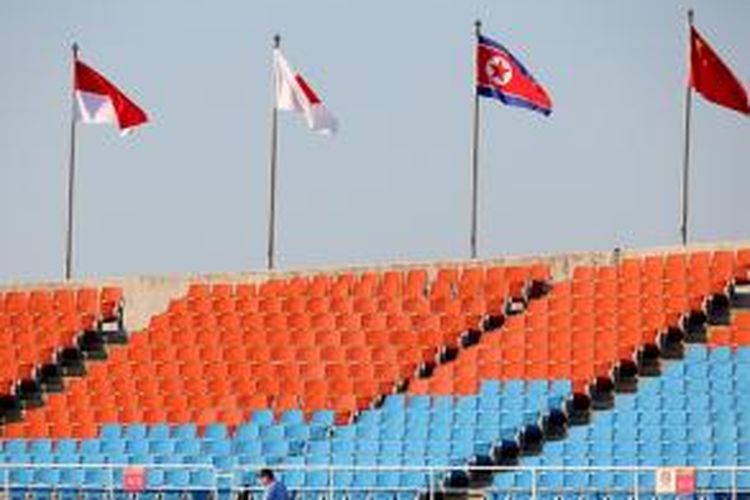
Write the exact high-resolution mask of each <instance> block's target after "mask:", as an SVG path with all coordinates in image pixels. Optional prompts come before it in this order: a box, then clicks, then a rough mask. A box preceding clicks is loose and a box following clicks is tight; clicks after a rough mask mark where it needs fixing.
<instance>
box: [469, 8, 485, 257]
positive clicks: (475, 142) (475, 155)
mask: <svg viewBox="0 0 750 500" xmlns="http://www.w3.org/2000/svg"><path fill="white" fill-rule="evenodd" d="M481 30H482V21H480V20H479V19H477V20H476V21H475V22H474V32H475V34H476V37H477V39H479V35H480V34H481ZM474 50H475V51H476V46H475V48H474ZM475 57H476V54H475ZM474 78H476V75H475V76H474ZM478 185H479V92H478V91H477V85H476V82H474V121H473V132H472V147H471V236H470V240H469V247H470V251H471V258H472V259H476V258H477V191H478Z"/></svg>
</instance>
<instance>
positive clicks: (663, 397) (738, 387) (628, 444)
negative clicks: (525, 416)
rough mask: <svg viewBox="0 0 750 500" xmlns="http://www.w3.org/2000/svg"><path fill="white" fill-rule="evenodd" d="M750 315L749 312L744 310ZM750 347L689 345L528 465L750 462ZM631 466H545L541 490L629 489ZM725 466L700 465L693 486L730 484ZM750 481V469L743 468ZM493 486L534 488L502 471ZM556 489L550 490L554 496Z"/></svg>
mask: <svg viewBox="0 0 750 500" xmlns="http://www.w3.org/2000/svg"><path fill="white" fill-rule="evenodd" d="M746 317H747V315H746ZM748 383H750V347H740V348H738V349H736V350H731V349H730V348H729V347H716V348H710V347H708V348H707V347H705V346H699V345H696V346H691V347H689V349H688V351H687V356H686V358H685V360H684V361H680V362H675V363H674V364H672V365H670V366H669V367H668V368H667V369H666V371H665V372H664V374H663V375H662V376H661V377H659V378H658V379H654V380H647V381H645V382H644V383H643V384H642V387H641V388H640V390H639V391H638V393H637V394H628V395H620V396H618V398H617V407H616V409H615V410H614V411H612V412H605V413H597V414H596V415H595V416H594V419H593V423H592V425H591V426H581V427H572V428H571V429H570V434H569V437H568V439H567V440H565V441H561V442H553V443H547V444H546V445H545V447H544V453H542V454H541V455H539V456H537V457H530V458H524V459H522V460H521V463H522V465H529V466H534V465H538V466H557V467H560V466H570V467H590V466H598V467H606V466H646V467H658V466H704V467H705V466H708V467H722V466H738V465H739V466H750V398H748V397H747V396H746V395H743V392H744V393H746V392H747V391H746V389H743V388H744V387H746V386H747V384H748ZM633 476H634V474H633V473H629V472H626V471H622V472H611V471H595V470H590V471H580V472H568V473H566V474H562V473H560V472H554V473H540V475H539V476H538V478H537V479H538V482H539V486H538V487H539V491H542V492H544V491H548V492H549V493H552V492H557V493H559V492H561V491H564V490H568V491H569V492H570V493H573V492H576V491H577V492H585V491H588V490H592V489H593V490H596V491H603V490H607V491H610V492H613V493H616V492H618V491H620V492H622V493H625V492H628V491H632V488H633V484H634V477H633ZM731 476H732V474H731V473H730V471H728V470H719V469H717V470H713V471H711V470H708V471H706V470H699V471H698V473H697V476H696V487H697V488H699V489H700V490H704V491H714V492H720V491H729V489H730V487H731V486H732V484H733V479H732V477H731ZM637 481H638V485H639V488H641V491H642V493H644V494H647V493H651V494H653V493H654V488H655V474H654V472H653V471H645V472H642V473H640V474H638V478H637ZM735 481H736V484H737V486H738V487H740V488H743V489H745V490H747V489H748V488H750V472H741V473H738V474H737V476H736V478H735ZM494 486H495V487H497V488H502V489H504V490H511V491H512V490H513V489H517V490H519V491H525V492H528V491H529V487H530V481H529V477H528V475H523V474H514V473H504V474H497V475H496V477H495V483H494ZM552 497H554V495H550V498H552Z"/></svg>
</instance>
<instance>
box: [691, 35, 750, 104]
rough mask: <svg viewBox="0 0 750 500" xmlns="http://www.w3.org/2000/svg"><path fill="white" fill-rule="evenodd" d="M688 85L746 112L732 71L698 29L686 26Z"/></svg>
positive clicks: (745, 101) (741, 90)
mask: <svg viewBox="0 0 750 500" xmlns="http://www.w3.org/2000/svg"><path fill="white" fill-rule="evenodd" d="M690 85H691V86H692V87H693V88H694V89H695V90H696V91H698V92H699V93H700V94H701V95H702V96H703V97H705V98H706V99H708V100H709V101H711V102H713V103H715V104H718V105H720V106H725V107H727V108H731V109H734V110H736V111H739V112H740V113H744V114H746V115H747V114H750V100H748V96H747V90H745V87H744V86H743V85H742V82H741V81H740V80H739V79H738V78H737V77H736V76H734V75H733V74H732V71H731V70H730V69H729V66H727V65H726V64H725V63H724V61H722V60H721V58H720V57H719V55H718V54H717V53H716V52H715V51H714V49H712V48H711V46H710V45H708V43H707V42H706V39H705V38H703V37H702V36H701V35H700V33H698V30H696V29H695V28H694V27H692V26H691V27H690Z"/></svg>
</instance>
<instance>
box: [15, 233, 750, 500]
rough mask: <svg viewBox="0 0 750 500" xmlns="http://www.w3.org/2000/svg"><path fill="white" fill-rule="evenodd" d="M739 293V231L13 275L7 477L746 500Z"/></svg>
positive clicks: (152, 487) (400, 494) (165, 491)
mask: <svg viewBox="0 0 750 500" xmlns="http://www.w3.org/2000/svg"><path fill="white" fill-rule="evenodd" d="M749 287H750V244H745V243H732V244H714V245H708V246H694V247H687V248H686V247H679V248H667V249H658V250H644V251H639V252H636V251H622V252H620V251H615V252H611V253H589V254H575V255H563V256H556V257H526V258H509V259H502V260H500V259H498V260H487V261H465V262H449V263H431V264H414V265H398V266H386V267H382V268H370V269H334V270H318V271H309V272H307V271H306V272H297V273H270V274H247V275H223V276H195V277H165V278H123V279H112V280H104V281H102V282H97V283H80V284H71V285H66V284H59V285H56V284H50V285H34V286H18V287H7V288H5V289H3V290H2V291H0V336H1V337H2V339H3V342H2V363H0V390H2V393H3V394H2V396H0V433H1V439H0V444H1V448H0V450H1V451H2V454H1V455H0V457H1V458H2V459H1V460H0V488H4V489H5V492H6V494H7V495H8V496H7V498H11V497H13V498H21V497H24V496H25V495H33V496H34V497H37V498H42V497H43V498H48V497H51V496H53V495H61V496H64V497H66V498H74V497H75V498H78V497H80V496H84V497H85V498H100V497H111V496H118V495H121V494H123V493H129V494H133V495H141V496H146V497H149V498H151V497H154V498H157V497H159V498H166V497H169V498H185V497H187V496H193V497H195V498H197V497H198V496H206V495H210V496H212V497H226V498H229V497H230V496H231V495H234V494H237V493H239V492H242V491H246V492H248V493H249V494H250V495H255V494H258V493H259V492H260V490H259V489H258V486H257V482H256V479H255V476H256V474H257V471H258V470H259V469H260V468H261V467H264V466H268V467H271V468H273V469H274V470H276V471H277V473H278V475H279V476H280V477H281V478H282V480H283V481H284V482H285V484H286V485H287V487H288V488H289V489H290V490H292V491H293V492H295V494H296V495H297V498H320V497H323V496H325V497H331V498H333V497H335V498H373V497H377V498H379V499H380V498H382V499H390V498H399V499H401V498H414V497H417V496H423V497H429V498H434V497H455V498H462V497H466V496H479V495H487V496H490V497H492V498H558V497H565V498H604V497H605V496H607V497H611V498H633V497H640V498H651V497H654V496H658V495H660V494H662V493H664V494H668V495H672V496H674V495H675V494H678V493H680V492H683V493H690V494H692V493H693V492H695V493H698V494H705V495H722V494H726V495H735V496H737V495H741V494H743V492H744V494H748V495H750V391H748V389H747V387H748V386H750V290H748V288H749ZM662 477H663V480H662V479H660V478H662Z"/></svg>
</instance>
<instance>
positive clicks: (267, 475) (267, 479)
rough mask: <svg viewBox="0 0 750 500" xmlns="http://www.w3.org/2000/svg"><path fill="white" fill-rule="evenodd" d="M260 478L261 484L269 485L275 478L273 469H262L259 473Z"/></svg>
mask: <svg viewBox="0 0 750 500" xmlns="http://www.w3.org/2000/svg"><path fill="white" fill-rule="evenodd" d="M258 478H259V480H260V484H262V485H263V486H268V485H269V484H271V483H273V482H274V480H275V478H274V476H273V471H272V470H271V469H261V470H260V474H258Z"/></svg>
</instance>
